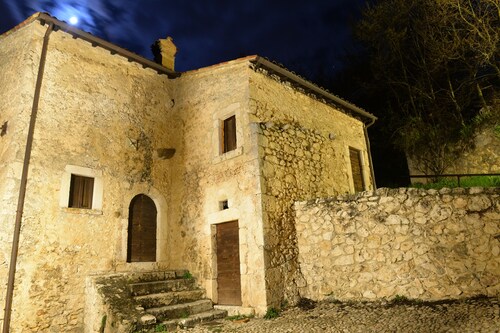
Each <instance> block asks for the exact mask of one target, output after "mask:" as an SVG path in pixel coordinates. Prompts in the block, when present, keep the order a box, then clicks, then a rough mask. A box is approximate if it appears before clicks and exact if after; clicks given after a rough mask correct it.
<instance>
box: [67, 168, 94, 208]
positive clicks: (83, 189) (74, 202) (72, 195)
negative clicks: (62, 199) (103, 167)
mask: <svg viewBox="0 0 500 333" xmlns="http://www.w3.org/2000/svg"><path fill="white" fill-rule="evenodd" d="M93 195H94V178H92V177H85V176H78V175H73V174H72V175H71V184H70V188H69V203H68V207H71V208H84V209H92V199H93Z"/></svg>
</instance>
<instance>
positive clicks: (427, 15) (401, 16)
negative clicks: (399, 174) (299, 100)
mask: <svg viewBox="0 0 500 333" xmlns="http://www.w3.org/2000/svg"><path fill="white" fill-rule="evenodd" d="M374 2H375V4H374V5H371V6H368V7H367V8H366V9H365V10H364V13H363V18H362V20H361V21H360V22H359V23H358V25H357V26H356V28H355V35H356V36H357V38H358V39H359V40H361V41H362V42H363V44H364V45H365V47H366V50H367V52H368V53H369V55H370V59H371V60H370V67H369V71H370V73H371V76H372V82H371V89H372V90H373V93H375V94H378V96H379V98H380V97H382V98H383V99H385V100H386V101H387V106H386V110H387V111H386V112H387V115H386V121H388V125H389V126H390V128H391V133H393V141H394V143H395V144H396V145H397V146H398V147H399V148H400V149H402V150H404V151H405V152H406V154H407V155H408V156H409V157H411V158H412V159H413V160H416V161H418V162H419V166H420V169H421V171H423V172H425V173H434V174H440V173H443V172H444V170H445V169H446V168H447V167H448V166H449V165H450V164H451V163H453V161H454V160H455V159H456V158H458V156H459V155H460V153H461V152H462V151H463V150H464V149H467V148H468V147H469V146H470V145H471V142H472V138H473V137H474V134H475V132H476V130H477V128H478V127H480V126H481V125H482V124H483V123H484V122H490V121H492V122H493V123H495V122H496V121H498V118H499V117H500V115H499V114H500V112H498V109H499V108H500V103H499V97H500V96H499V93H498V91H499V89H498V88H499V87H500V64H499V62H500V29H499V28H498V27H499V25H500V18H499V16H500V14H499V13H500V3H499V2H498V0H412V1H408V0H379V1H374Z"/></svg>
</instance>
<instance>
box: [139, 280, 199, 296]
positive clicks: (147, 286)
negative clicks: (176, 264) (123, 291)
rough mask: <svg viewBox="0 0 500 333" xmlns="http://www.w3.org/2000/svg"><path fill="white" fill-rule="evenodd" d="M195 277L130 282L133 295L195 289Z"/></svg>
mask: <svg viewBox="0 0 500 333" xmlns="http://www.w3.org/2000/svg"><path fill="white" fill-rule="evenodd" d="M194 282H195V281H194V279H173V280H164V281H150V282H138V283H131V284H129V286H130V290H131V292H132V295H133V296H142V295H148V294H159V293H165V292H170V291H183V290H192V289H195V285H194Z"/></svg>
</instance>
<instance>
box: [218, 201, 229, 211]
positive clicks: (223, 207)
mask: <svg viewBox="0 0 500 333" xmlns="http://www.w3.org/2000/svg"><path fill="white" fill-rule="evenodd" d="M226 209H229V202H228V201H227V200H222V201H219V210H226Z"/></svg>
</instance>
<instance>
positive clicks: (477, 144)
mask: <svg viewBox="0 0 500 333" xmlns="http://www.w3.org/2000/svg"><path fill="white" fill-rule="evenodd" d="M408 169H409V171H410V175H421V174H424V173H423V169H422V167H421V166H419V165H418V163H416V162H415V161H413V160H411V159H408ZM444 173H447V174H457V173H458V174H464V173H465V174H467V173H500V133H499V132H498V130H497V129H495V126H492V125H490V126H485V127H483V128H482V129H481V130H480V131H479V133H477V135H476V137H475V138H474V146H473V148H472V149H469V150H465V151H463V153H462V155H461V156H459V157H458V158H457V159H456V160H455V161H454V162H453V163H452V165H450V166H449V167H448V168H447V169H446V170H445V172H444ZM412 182H414V183H418V182H420V183H425V180H423V179H422V178H413V179H412Z"/></svg>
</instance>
